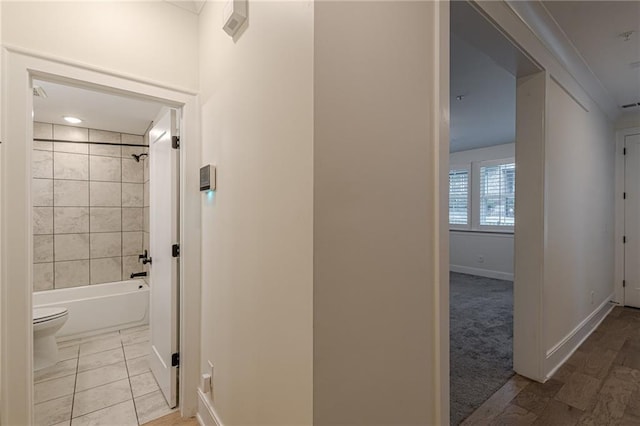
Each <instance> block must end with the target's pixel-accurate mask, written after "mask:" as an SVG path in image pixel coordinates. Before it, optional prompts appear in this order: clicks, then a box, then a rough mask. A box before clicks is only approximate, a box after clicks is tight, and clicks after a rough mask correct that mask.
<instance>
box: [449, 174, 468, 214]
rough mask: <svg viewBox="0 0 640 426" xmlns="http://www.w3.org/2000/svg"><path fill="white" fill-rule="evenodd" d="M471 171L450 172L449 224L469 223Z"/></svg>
mask: <svg viewBox="0 0 640 426" xmlns="http://www.w3.org/2000/svg"><path fill="white" fill-rule="evenodd" d="M468 204H469V171H468V170H450V171H449V223H450V224H452V225H467V224H468V223H469V209H468V207H469V206H468Z"/></svg>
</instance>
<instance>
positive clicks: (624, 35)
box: [618, 30, 635, 41]
mask: <svg viewBox="0 0 640 426" xmlns="http://www.w3.org/2000/svg"><path fill="white" fill-rule="evenodd" d="M633 34H635V31H634V30H629V31H625V32H623V33H621V34H619V35H618V37H620V38H621V39H622V41H629V40H631V36H632V35H633Z"/></svg>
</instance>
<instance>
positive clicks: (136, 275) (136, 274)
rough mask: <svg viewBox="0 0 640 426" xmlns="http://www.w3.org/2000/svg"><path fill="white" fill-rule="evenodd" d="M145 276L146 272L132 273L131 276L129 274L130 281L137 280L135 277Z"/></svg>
mask: <svg viewBox="0 0 640 426" xmlns="http://www.w3.org/2000/svg"><path fill="white" fill-rule="evenodd" d="M146 276H147V273H146V272H134V273H133V274H131V279H133V278H137V277H146Z"/></svg>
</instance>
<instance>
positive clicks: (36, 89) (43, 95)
mask: <svg viewBox="0 0 640 426" xmlns="http://www.w3.org/2000/svg"><path fill="white" fill-rule="evenodd" d="M33 96H37V97H39V98H46V97H47V92H45V91H44V89H43V88H42V87H40V86H33Z"/></svg>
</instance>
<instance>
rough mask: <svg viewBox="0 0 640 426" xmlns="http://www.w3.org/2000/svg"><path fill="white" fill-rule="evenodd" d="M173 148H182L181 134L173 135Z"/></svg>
mask: <svg viewBox="0 0 640 426" xmlns="http://www.w3.org/2000/svg"><path fill="white" fill-rule="evenodd" d="M171 148H173V149H178V148H180V136H171Z"/></svg>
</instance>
